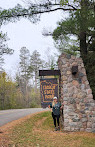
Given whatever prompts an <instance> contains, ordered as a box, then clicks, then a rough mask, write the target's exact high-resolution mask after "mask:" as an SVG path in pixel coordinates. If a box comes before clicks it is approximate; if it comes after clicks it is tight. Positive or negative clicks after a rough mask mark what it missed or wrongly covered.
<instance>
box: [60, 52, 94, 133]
mask: <svg viewBox="0 0 95 147" xmlns="http://www.w3.org/2000/svg"><path fill="white" fill-rule="evenodd" d="M58 66H59V69H60V71H61V79H60V91H61V102H62V103H63V105H64V110H63V118H64V122H63V123H64V124H63V125H64V130H66V131H87V132H95V100H93V95H92V90H91V88H90V85H89V82H88V80H87V76H86V71H85V67H84V64H83V61H82V59H81V58H77V57H75V56H72V55H68V54H62V55H61V56H60V57H59V60H58ZM73 66H78V72H77V73H76V74H75V75H73V74H72V67H73Z"/></svg>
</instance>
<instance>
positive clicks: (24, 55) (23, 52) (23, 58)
mask: <svg viewBox="0 0 95 147" xmlns="http://www.w3.org/2000/svg"><path fill="white" fill-rule="evenodd" d="M29 64H30V52H29V50H28V49H27V48H26V47H22V48H21V49H20V63H19V65H20V66H19V69H20V75H19V76H18V78H19V86H20V88H21V91H22V93H23V98H24V101H25V105H26V106H27V105H28V83H29V79H30V73H29Z"/></svg>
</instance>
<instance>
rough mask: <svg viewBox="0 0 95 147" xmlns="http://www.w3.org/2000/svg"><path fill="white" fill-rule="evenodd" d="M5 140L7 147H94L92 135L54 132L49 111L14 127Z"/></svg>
mask: <svg viewBox="0 0 95 147" xmlns="http://www.w3.org/2000/svg"><path fill="white" fill-rule="evenodd" d="M6 138H7V139H8V142H7V143H8V144H7V145H8V147H95V134H94V133H86V132H65V131H64V130H63V129H62V128H61V130H60V131H54V126H53V121H52V117H51V112H49V111H46V112H42V113H39V114H36V115H33V116H32V117H31V118H29V119H28V120H26V121H24V122H23V123H21V124H18V125H16V126H15V127H14V128H12V129H11V131H10V132H9V133H7V137H6ZM3 139H4V138H3Z"/></svg>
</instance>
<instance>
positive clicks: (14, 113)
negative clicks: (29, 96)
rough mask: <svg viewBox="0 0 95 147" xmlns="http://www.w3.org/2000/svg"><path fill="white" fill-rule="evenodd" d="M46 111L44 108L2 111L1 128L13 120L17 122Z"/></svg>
mask: <svg viewBox="0 0 95 147" xmlns="http://www.w3.org/2000/svg"><path fill="white" fill-rule="evenodd" d="M43 110H46V109H43V108H28V109H11V110H1V111H0V126H3V125H5V124H7V123H8V122H11V121H13V120H17V119H19V118H22V117H24V116H27V115H29V114H33V113H36V112H40V111H43Z"/></svg>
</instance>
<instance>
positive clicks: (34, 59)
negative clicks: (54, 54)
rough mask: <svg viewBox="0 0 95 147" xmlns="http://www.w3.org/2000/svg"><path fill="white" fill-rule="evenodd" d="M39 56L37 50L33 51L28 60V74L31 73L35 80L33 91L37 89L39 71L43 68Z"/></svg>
mask: <svg viewBox="0 0 95 147" xmlns="http://www.w3.org/2000/svg"><path fill="white" fill-rule="evenodd" d="M40 56H41V55H40V54H39V52H38V51H37V50H35V51H34V52H33V53H32V55H31V58H30V66H29V69H30V72H31V73H33V75H34V79H35V91H36V89H37V82H38V79H39V69H41V68H42V67H43V61H42V60H41V58H40Z"/></svg>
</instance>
